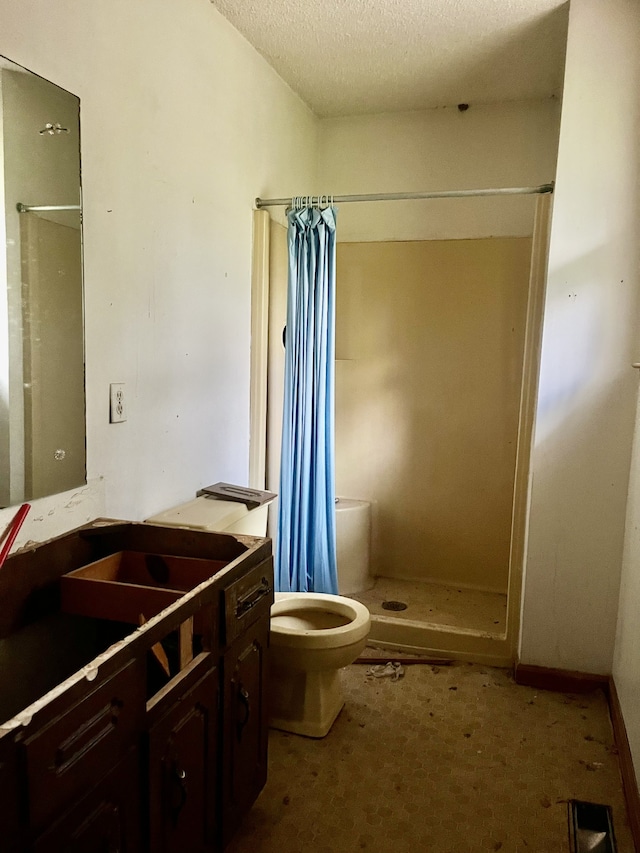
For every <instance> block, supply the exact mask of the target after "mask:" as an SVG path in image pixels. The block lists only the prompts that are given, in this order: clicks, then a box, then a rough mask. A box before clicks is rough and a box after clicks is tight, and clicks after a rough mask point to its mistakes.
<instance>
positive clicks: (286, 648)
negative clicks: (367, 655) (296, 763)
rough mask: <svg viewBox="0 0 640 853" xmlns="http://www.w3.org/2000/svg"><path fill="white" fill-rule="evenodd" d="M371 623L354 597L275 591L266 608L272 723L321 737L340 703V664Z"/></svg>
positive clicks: (357, 648) (352, 655)
mask: <svg viewBox="0 0 640 853" xmlns="http://www.w3.org/2000/svg"><path fill="white" fill-rule="evenodd" d="M370 626H371V617H370V615H369V611H368V610H367V608H366V607H365V606H364V604H360V602H358V601H353V600H351V599H350V598H343V597H342V596H340V595H327V594H326V593H315V592H277V593H276V594H275V602H274V604H273V606H272V608H271V642H270V648H271V716H270V724H271V726H272V727H273V728H276V729H282V730H283V731H286V732H293V733H294V734H300V735H306V736H307V737H316V738H321V737H324V736H325V735H326V734H327V733H328V732H329V730H330V728H331V726H332V725H333V723H334V721H335V719H336V717H337V716H338V714H339V713H340V711H341V710H342V707H343V706H344V697H343V694H342V688H341V684H340V669H341V668H342V667H344V666H347V665H348V664H350V663H353V661H354V660H355V659H356V658H357V657H358V655H359V654H360V652H361V651H362V650H363V649H364V647H365V646H366V643H367V637H368V635H369V629H370Z"/></svg>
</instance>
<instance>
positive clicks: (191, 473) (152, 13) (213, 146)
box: [0, 0, 317, 544]
mask: <svg viewBox="0 0 640 853" xmlns="http://www.w3.org/2000/svg"><path fill="white" fill-rule="evenodd" d="M0 18H1V19H2V29H1V30H0V53H1V54H3V55H6V56H7V57H8V58H10V59H12V60H14V61H15V62H18V63H20V64H22V65H25V66H26V67H28V68H30V69H31V70H33V71H35V72H36V73H38V74H41V75H42V76H44V77H46V78H48V79H51V80H52V81H53V82H55V83H57V84H58V85H60V86H63V87H64V88H66V89H68V90H70V91H72V92H74V93H75V94H77V95H79V97H80V99H81V138H82V177H83V201H84V247H85V256H84V261H85V294H86V343H87V450H88V479H89V484H88V486H87V487H86V488H85V489H82V490H79V491H78V492H77V493H66V494H65V495H61V496H58V497H57V498H52V499H46V500H43V501H38V502H37V505H36V506H34V509H33V511H32V513H31V514H30V517H29V519H28V521H27V522H26V523H25V526H24V528H23V532H22V533H21V536H20V539H19V540H18V544H20V543H23V542H24V541H25V540H27V539H34V540H42V539H44V538H47V537H48V536H51V535H55V534H57V533H59V532H63V531H65V530H67V529H69V528H72V527H74V526H77V525H79V524H82V523H83V522H84V521H86V520H88V519H90V518H94V517H95V516H96V515H99V514H106V515H110V516H115V517H123V518H131V519H140V518H144V517H146V516H148V515H150V514H151V513H153V512H156V511H158V510H160V509H162V508H164V507H166V506H169V505H171V504H174V503H177V502H178V501H181V500H186V499H188V498H189V497H191V496H193V494H194V492H195V490H196V489H197V488H198V487H199V486H202V485H206V484H207V483H211V482H215V481H217V480H231V481H236V482H239V483H243V482H246V481H247V476H248V470H247V469H248V442H249V355H250V265H251V239H252V206H253V200H254V197H255V196H257V195H261V196H269V195H283V194H292V193H293V192H299V190H300V187H304V186H310V185H314V184H315V164H316V135H317V122H316V119H315V117H314V116H313V115H312V113H311V112H310V111H309V110H308V109H307V108H306V106H304V105H303V104H302V102H301V101H300V100H299V99H298V98H297V97H296V96H295V95H293V93H292V92H291V90H290V89H289V88H288V87H287V86H286V85H285V84H284V83H283V82H282V81H281V80H280V78H278V77H277V76H276V74H275V73H274V72H273V71H272V70H271V69H270V68H269V67H268V66H267V65H266V63H265V62H264V60H263V59H262V58H261V57H260V56H258V54H257V53H256V52H255V51H254V50H253V48H252V47H250V46H249V44H248V43H247V42H246V41H245V40H244V39H242V38H241V37H240V36H239V35H238V33H237V32H236V31H235V30H233V29H232V28H231V26H230V25H229V24H228V23H227V22H226V21H225V20H224V19H223V18H222V17H221V16H220V15H219V14H218V13H217V11H216V10H215V9H214V7H213V6H212V5H211V4H210V3H208V2H204V0H180V2H177V0H175V2H174V1H173V0H172V2H167V0H136V2H135V3H131V2H128V0H92V2H91V3H69V2H66V0H0ZM114 381H120V382H125V383H126V388H125V393H126V397H127V403H128V411H129V414H128V421H127V422H126V423H124V424H116V425H110V424H109V423H108V411H109V394H108V389H109V383H110V382H114ZM11 514H12V513H11V512H10V511H9V510H5V511H2V512H0V525H3V524H5V523H6V522H7V521H8V519H9V518H10V516H11Z"/></svg>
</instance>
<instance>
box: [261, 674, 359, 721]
mask: <svg viewBox="0 0 640 853" xmlns="http://www.w3.org/2000/svg"><path fill="white" fill-rule="evenodd" d="M270 693H271V695H270V700H271V713H270V718H269V725H270V726H271V727H272V728H274V729H280V730H281V731H284V732H292V733H293V734H296V735H305V737H315V738H321V737H324V736H325V735H326V734H328V733H329V730H330V729H331V726H332V725H333V724H334V722H335V719H336V717H337V716H338V714H339V713H340V711H341V710H342V708H343V707H344V697H343V695H342V685H341V683H340V670H338V669H323V670H319V671H304V672H302V671H299V670H286V669H278V668H276V667H273V668H272V669H271V691H270Z"/></svg>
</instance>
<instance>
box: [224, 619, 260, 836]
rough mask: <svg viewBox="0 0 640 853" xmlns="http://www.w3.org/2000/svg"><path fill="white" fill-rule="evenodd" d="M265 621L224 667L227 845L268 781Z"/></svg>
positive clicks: (237, 643)
mask: <svg viewBox="0 0 640 853" xmlns="http://www.w3.org/2000/svg"><path fill="white" fill-rule="evenodd" d="M268 648H269V623H268V621H266V620H265V619H264V618H263V619H259V620H258V621H256V622H254V624H253V625H252V626H251V627H250V629H249V630H248V631H247V632H246V633H245V634H243V635H241V636H240V637H239V638H238V639H237V640H236V641H235V643H234V644H233V645H232V646H231V647H230V648H229V649H228V650H227V652H226V653H225V656H224V660H223V667H224V724H223V755H224V760H223V763H222V767H223V773H224V777H223V783H222V808H223V826H224V837H223V841H224V843H225V844H226V843H227V842H228V841H229V840H230V838H231V837H232V835H233V833H234V832H235V830H236V829H237V828H238V825H239V824H240V821H241V820H242V817H243V815H244V814H246V812H247V811H248V810H249V809H250V808H251V806H252V804H253V802H254V800H255V799H256V797H257V796H258V794H259V793H260V791H261V790H262V788H263V787H264V783H265V782H266V779H267V737H268V713H267V708H266V701H267V697H266V689H265V688H266V678H267V674H268Z"/></svg>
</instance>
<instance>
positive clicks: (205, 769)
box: [0, 521, 273, 853]
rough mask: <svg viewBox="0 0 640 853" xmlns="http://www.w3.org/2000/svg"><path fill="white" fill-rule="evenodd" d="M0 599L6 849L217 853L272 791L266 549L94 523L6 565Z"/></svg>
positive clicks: (249, 542) (256, 542) (1, 815)
mask: <svg viewBox="0 0 640 853" xmlns="http://www.w3.org/2000/svg"><path fill="white" fill-rule="evenodd" d="M123 554H128V555H129V556H128V557H126V559H125V558H124V557H123V556H122V555H123ZM145 572H146V574H145ZM146 589H148V590H149V594H148V595H147V594H145V590H146ZM0 601H2V602H3V605H2V609H1V610H0V628H1V629H2V631H3V634H4V638H5V639H0V673H1V675H0V677H1V678H2V695H3V699H2V702H3V707H2V712H3V718H6V716H7V710H8V709H10V710H11V715H10V716H9V717H8V718H7V721H6V722H5V723H4V724H3V725H1V726H0V826H1V827H2V833H3V846H2V849H3V850H7V851H9V853H23V851H24V853H26V851H32V853H45V851H47V853H58V851H59V853H63V851H64V853H216V851H222V850H223V848H224V846H225V845H226V844H227V842H228V841H229V840H230V838H231V837H232V835H233V833H234V831H235V830H236V829H237V827H238V825H239V823H240V822H241V820H242V817H243V815H244V814H245V813H246V811H247V810H248V809H249V808H250V807H251V805H252V804H253V802H254V800H255V798H256V797H257V795H258V794H259V792H260V790H261V789H262V787H263V786H264V783H265V781H266V771H267V724H268V715H267V707H266V705H267V689H268V650H269V612H270V606H271V603H272V601H273V563H272V557H271V543H270V541H269V540H265V539H256V538H254V537H244V536H233V537H232V536H227V535H222V534H213V533H203V532H199V531H187V530H181V529H175V528H163V527H158V526H154V525H150V524H149V525H148V524H130V523H124V522H107V521H99V522H95V523H93V524H92V525H88V526H87V527H86V528H82V529H80V530H79V531H74V532H73V533H71V534H68V535H67V536H65V537H60V538H59V539H57V540H52V542H49V543H46V544H44V545H42V546H38V547H37V548H35V549H34V550H33V551H29V552H22V553H20V554H17V555H15V556H13V557H11V558H9V560H8V561H7V562H6V564H5V566H4V568H3V570H2V572H1V573H0ZM47 620H49V621H47ZM43 624H44V625H46V626H52V627H51V635H50V636H48V635H47V632H46V631H44V633H43V630H42V625H43ZM71 629H73V631H74V632H75V633H74V637H78V638H79V640H78V642H77V643H76V646H79V648H75V650H74V655H73V660H72V661H69V664H68V666H69V669H70V671H69V672H65V668H64V667H65V661H64V660H60V657H61V656H60V655H58V656H56V645H57V642H56V641H57V639H58V637H57V632H58V633H60V634H65V633H66V632H67V630H71ZM43 637H44V640H43ZM21 638H23V639H24V644H23V645H22V646H21V643H20V639H21ZM6 641H9V642H8V646H9V651H10V654H9V653H7V651H6V649H5V648H4V647H3V643H5V642H6ZM21 648H22V649H24V653H23V654H21V652H20V649H21ZM78 654H80V655H81V657H82V656H83V657H82V663H83V665H82V666H81V667H80V669H78V668H77V664H78V658H77V655H78ZM12 655H13V658H16V657H17V658H18V659H17V660H16V659H13V658H12ZM62 657H64V656H62ZM42 667H49V669H50V670H51V684H50V685H49V688H50V689H49V690H48V691H47V692H45V693H44V695H37V696H32V697H30V700H31V702H30V704H29V705H28V706H27V707H16V708H11V698H10V696H8V694H7V691H9V692H10V691H11V685H12V683H13V681H14V679H15V678H16V677H17V676H18V675H19V674H20V673H21V674H22V677H23V678H26V679H28V678H29V677H30V673H32V672H35V671H38V672H40V674H41V669H42ZM34 683H38V684H42V679H41V678H40V679H38V680H36V679H34ZM19 695H20V696H21V697H22V696H23V693H20V694H19Z"/></svg>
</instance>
